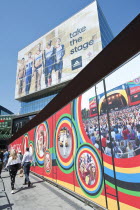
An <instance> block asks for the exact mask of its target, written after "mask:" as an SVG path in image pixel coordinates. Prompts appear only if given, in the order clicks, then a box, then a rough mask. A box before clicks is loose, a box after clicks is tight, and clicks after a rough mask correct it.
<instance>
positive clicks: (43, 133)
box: [34, 121, 49, 167]
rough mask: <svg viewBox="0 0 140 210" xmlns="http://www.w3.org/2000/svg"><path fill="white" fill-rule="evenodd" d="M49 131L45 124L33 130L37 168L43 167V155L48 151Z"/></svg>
mask: <svg viewBox="0 0 140 210" xmlns="http://www.w3.org/2000/svg"><path fill="white" fill-rule="evenodd" d="M48 142H49V129H48V124H47V122H46V121H45V122H43V123H41V124H39V125H38V126H37V127H36V130H35V144H34V146H35V157H36V161H37V164H38V166H40V167H43V166H44V153H45V151H46V149H48Z"/></svg>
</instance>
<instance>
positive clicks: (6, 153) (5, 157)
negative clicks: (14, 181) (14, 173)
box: [3, 150, 9, 170]
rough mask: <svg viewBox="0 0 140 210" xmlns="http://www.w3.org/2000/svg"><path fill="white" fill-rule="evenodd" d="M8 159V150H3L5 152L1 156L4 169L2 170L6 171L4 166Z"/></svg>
mask: <svg viewBox="0 0 140 210" xmlns="http://www.w3.org/2000/svg"><path fill="white" fill-rule="evenodd" d="M8 158H9V152H8V150H5V152H4V154H3V167H4V170H7V169H6V164H7V162H8Z"/></svg>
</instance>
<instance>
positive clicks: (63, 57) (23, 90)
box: [15, 2, 102, 99]
mask: <svg viewBox="0 0 140 210" xmlns="http://www.w3.org/2000/svg"><path fill="white" fill-rule="evenodd" d="M91 23H92V24H91ZM101 50H102V44H101V36H100V28H99V20H98V14H97V5H96V2H93V3H92V4H90V5H89V6H87V7H86V8H85V9H83V10H81V11H80V12H79V13H77V14H76V15H74V16H73V17H71V18H70V19H68V20H67V21H65V22H64V23H62V24H61V25H59V26H58V27H56V28H55V29H53V30H52V31H50V32H48V33H47V34H45V35H44V36H42V37H41V38H39V39H38V40H36V41H35V42H33V43H32V44H30V45H29V46H27V47H25V48H24V49H22V50H21V51H19V53H18V64H17V76H16V90H15V98H16V99H18V98H22V97H24V96H26V95H29V94H33V93H35V92H38V91H41V90H43V89H46V88H50V87H52V86H56V85H59V84H60V83H64V82H66V81H68V80H71V79H72V78H73V77H75V76H76V75H77V74H78V73H79V72H80V71H81V70H82V69H83V68H84V67H85V66H86V65H87V64H88V63H89V62H90V61H91V60H92V59H93V58H94V57H95V56H96V55H97V54H98V53H99V52H100V51H101Z"/></svg>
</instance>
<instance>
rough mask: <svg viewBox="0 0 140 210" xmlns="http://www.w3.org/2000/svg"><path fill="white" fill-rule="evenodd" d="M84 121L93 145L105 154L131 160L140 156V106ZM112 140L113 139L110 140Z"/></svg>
mask: <svg viewBox="0 0 140 210" xmlns="http://www.w3.org/2000/svg"><path fill="white" fill-rule="evenodd" d="M109 118H110V129H111V130H110V134H111V136H110V135H109V126H108V116H107V114H102V115H100V116H99V120H100V129H99V123H98V117H97V116H96V117H93V118H88V119H87V120H83V124H84V128H85V131H86V134H87V136H88V137H89V138H90V140H91V142H92V144H94V146H95V147H97V148H98V149H101V150H102V151H103V152H104V153H105V154H107V155H109V156H112V151H111V147H112V149H113V155H114V157H116V158H130V157H134V156H136V155H139V154H140V104H139V105H136V106H133V107H127V108H126V107H125V108H123V109H121V110H118V111H112V112H110V113H109ZM110 138H111V139H110Z"/></svg>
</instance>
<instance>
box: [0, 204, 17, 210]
mask: <svg viewBox="0 0 140 210" xmlns="http://www.w3.org/2000/svg"><path fill="white" fill-rule="evenodd" d="M13 205H14V204H5V205H2V206H1V205H0V210H2V209H7V210H8V209H9V210H10V209H12V206H13Z"/></svg>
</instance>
